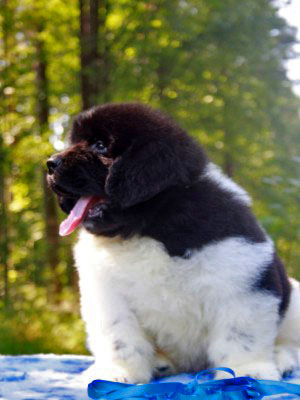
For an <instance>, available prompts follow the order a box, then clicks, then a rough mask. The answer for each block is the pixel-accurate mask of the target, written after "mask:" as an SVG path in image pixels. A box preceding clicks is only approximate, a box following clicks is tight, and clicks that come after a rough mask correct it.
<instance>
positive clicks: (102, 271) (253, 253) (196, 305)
mask: <svg viewBox="0 0 300 400" xmlns="http://www.w3.org/2000/svg"><path fill="white" fill-rule="evenodd" d="M273 251H274V250H273V244H272V242H271V241H270V240H267V241H266V242H263V243H259V244H257V243H256V244H253V243H249V242H247V241H246V240H245V239H243V238H236V237H233V238H228V239H226V240H222V241H220V242H216V243H213V244H210V245H207V246H205V247H204V248H203V249H201V250H199V251H197V252H194V254H193V255H192V257H191V258H190V259H182V258H179V257H178V258H177V257H170V256H169V255H168V254H167V252H166V251H165V250H164V248H163V245H162V244H160V243H159V242H157V241H155V240H153V239H150V238H139V237H134V238H131V239H128V240H122V239H120V238H113V239H111V238H102V237H101V238H99V237H98V238H97V237H95V236H92V235H90V234H88V233H86V232H85V231H82V232H81V234H80V239H79V241H78V243H77V245H76V246H75V259H76V264H77V267H78V270H79V275H80V286H81V292H82V296H85V297H88V300H87V301H86V302H84V300H83V304H82V311H83V317H84V319H85V320H87V319H89V318H90V317H89V311H88V310H87V309H91V307H92V308H93V310H94V312H95V309H96V310H97V312H99V313H100V314H101V317H100V319H101V318H102V317H103V319H104V320H105V319H109V316H108V315H107V314H109V313H111V315H113V316H115V315H116V312H115V308H119V309H120V313H121V314H122V313H123V314H124V313H125V314H126V310H127V309H129V310H131V312H133V313H134V315H135V316H136V317H137V320H138V322H139V324H140V326H141V327H142V329H143V331H145V332H146V333H147V334H148V335H150V336H151V337H152V338H153V340H154V341H155V345H156V346H158V347H159V348H161V349H163V350H164V351H166V352H168V353H169V354H170V355H171V357H172V359H173V360H174V361H175V362H177V363H178V364H180V366H181V368H182V369H186V368H196V369H197V368H199V367H200V366H201V363H203V360H204V359H205V358H206V353H207V351H206V349H207V348H208V347H209V345H210V340H211V338H212V336H213V333H212V332H214V331H215V330H218V329H224V330H225V331H224V334H225V335H226V334H227V333H228V332H231V331H232V330H234V329H235V327H238V328H237V329H242V326H243V324H244V321H245V320H247V317H249V319H250V320H251V318H252V317H251V315H252V314H253V313H256V315H257V317H258V318H259V317H260V316H259V314H260V313H262V314H263V315H264V318H265V315H266V314H267V315H269V317H267V318H269V319H270V321H271V322H272V324H273V322H274V319H276V318H277V309H276V305H277V300H276V299H275V298H274V297H272V298H271V296H269V295H267V294H263V293H262V292H257V293H256V294H254V293H253V291H251V287H252V285H253V283H254V281H255V279H257V276H258V274H260V273H261V272H262V271H263V269H264V268H265V267H266V266H267V265H268V263H269V262H270V261H271V260H272V257H273ZM84 292H85V294H84ZM95 292H96V293H97V295H96V296H95ZM87 293H88V295H87ZM266 299H267V301H266ZM85 303H86V306H85ZM233 309H234V313H232V310H233ZM233 314H234V315H233ZM275 314H276V315H275ZM112 322H113V321H112ZM225 326H226V327H225ZM95 329H96V328H95ZM260 329H262V328H261V327H260ZM88 330H89V328H88ZM227 331H228V332H227ZM226 332H227V333H226ZM261 334H262V332H261ZM227 336H229V333H228V335H227ZM223 344H224V343H223ZM181 368H180V369H181Z"/></svg>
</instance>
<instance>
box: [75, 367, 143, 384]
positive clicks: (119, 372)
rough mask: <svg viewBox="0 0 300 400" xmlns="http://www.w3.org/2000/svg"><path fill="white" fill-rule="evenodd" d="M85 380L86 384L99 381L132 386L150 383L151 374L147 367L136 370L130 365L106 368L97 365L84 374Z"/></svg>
mask: <svg viewBox="0 0 300 400" xmlns="http://www.w3.org/2000/svg"><path fill="white" fill-rule="evenodd" d="M83 379H84V381H85V382H86V383H89V382H92V381H94V380H98V379H101V380H105V381H113V382H121V383H131V384H137V383H148V382H149V381H150V379H151V372H150V371H149V370H148V368H147V367H146V366H145V368H141V369H134V368H132V367H131V366H130V365H128V366H125V365H124V366H123V365H119V364H114V365H110V366H104V365H99V364H97V363H95V364H93V365H92V366H91V367H90V368H88V369H87V370H86V371H84V372H83Z"/></svg>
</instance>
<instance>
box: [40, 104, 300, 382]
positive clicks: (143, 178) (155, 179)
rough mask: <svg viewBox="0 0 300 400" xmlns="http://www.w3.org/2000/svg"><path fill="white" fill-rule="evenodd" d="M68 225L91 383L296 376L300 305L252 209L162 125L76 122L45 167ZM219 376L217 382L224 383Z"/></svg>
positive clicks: (155, 116)
mask: <svg viewBox="0 0 300 400" xmlns="http://www.w3.org/2000/svg"><path fill="white" fill-rule="evenodd" d="M47 165H48V170H49V173H48V180H49V184H50V186H51V188H52V189H53V190H54V192H55V193H56V194H57V195H58V201H59V204H60V206H61V208H62V209H63V211H64V212H66V213H67V214H68V217H67V218H66V220H65V221H63V222H62V224H61V226H60V234H61V235H62V236H64V235H68V234H70V233H71V232H73V231H74V230H75V229H76V228H77V227H79V226H81V227H82V228H81V230H80V234H79V240H78V242H77V244H76V246H75V252H74V254H75V261H76V265H77V268H78V272H79V278H80V291H81V311H82V317H83V319H84V321H85V323H86V330H87V337H88V345H89V348H90V350H91V352H92V353H93V355H94V356H95V364H94V365H93V366H92V367H91V369H90V371H89V377H90V379H93V378H95V379H96V378H98V379H106V380H114V381H119V382H129V383H137V382H148V381H149V380H150V379H151V378H152V377H154V376H161V375H169V374H172V373H179V372H184V371H187V372H188V371H189V372H192V371H200V370H201V369H202V368H204V367H207V366H211V367H214V366H215V367H217V366H226V367H230V368H232V369H234V370H235V372H236V374H237V375H249V376H252V377H256V378H263V379H279V378H280V376H281V374H282V373H284V372H286V371H288V370H291V369H292V368H295V367H296V366H297V364H298V359H297V353H298V346H299V344H300V295H299V289H298V284H297V282H296V281H292V280H289V279H288V277H287V275H286V272H285V270H284V267H283V265H282V263H281V261H280V259H279V257H278V256H277V254H276V250H275V248H274V244H273V242H272V240H271V239H270V238H269V236H268V235H267V234H266V232H265V231H264V229H263V228H262V227H261V226H260V224H259V223H258V222H257V220H256V219H255V217H254V215H253V213H252V211H251V199H250V197H249V196H248V194H247V193H246V192H245V190H243V189H242V188H241V187H240V186H238V185H237V184H236V183H234V182H233V181H232V180H231V179H230V178H228V177H227V176H226V175H224V174H223V173H222V171H221V170H220V169H219V168H218V167H217V166H216V165H215V164H213V163H212V162H210V161H209V160H208V158H207V156H206V154H205V152H204V151H203V149H202V148H201V147H200V146H199V145H198V143H196V142H195V141H194V140H193V139H192V138H191V137H190V136H188V134H187V133H186V132H185V131H184V130H183V129H181V128H180V127H179V126H178V125H177V124H176V123H174V122H173V121H172V120H171V119H169V118H168V117H166V116H165V115H163V114H161V113H160V112H158V111H154V110H152V109H151V108H149V107H147V106H144V105H140V104H106V105H102V106H99V107H95V108H92V109H90V110H88V111H85V112H83V113H81V114H79V116H78V117H77V118H76V119H75V121H74V124H73V127H72V130H71V135H70V147H69V148H68V149H66V150H65V151H63V152H61V153H59V154H55V155H53V156H52V157H51V158H50V159H49V160H48V162H47ZM221 374H222V373H220V374H219V375H218V377H221Z"/></svg>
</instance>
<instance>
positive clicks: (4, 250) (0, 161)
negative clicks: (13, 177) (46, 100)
mask: <svg viewBox="0 0 300 400" xmlns="http://www.w3.org/2000/svg"><path fill="white" fill-rule="evenodd" d="M5 161H6V157H5V150H4V145H3V139H2V137H1V136H0V221H1V223H0V264H1V266H2V267H3V298H4V306H5V309H8V306H9V281H8V265H9V234H8V215H7V204H6V182H5Z"/></svg>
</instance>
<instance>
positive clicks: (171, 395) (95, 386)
mask: <svg viewBox="0 0 300 400" xmlns="http://www.w3.org/2000/svg"><path fill="white" fill-rule="evenodd" d="M216 370H222V371H226V372H227V373H229V374H230V375H232V378H228V379H222V380H209V381H203V378H204V376H205V375H206V374H207V373H211V372H212V371H216ZM201 380H202V382H201ZM174 381H175V379H174ZM278 394H280V395H281V394H293V395H297V396H300V385H295V384H291V383H288V382H276V381H267V380H255V379H252V378H249V377H239V378H235V375H234V372H233V371H232V370H231V369H229V368H214V369H210V370H207V371H202V372H201V373H199V374H196V375H195V376H194V378H193V379H192V380H191V381H190V382H189V383H188V384H184V383H180V382H173V383H172V382H156V383H150V384H146V385H130V384H124V383H117V382H109V381H104V380H95V381H93V382H91V383H90V384H89V385H88V395H89V397H90V398H91V399H95V400H97V399H102V400H104V399H105V400H122V399H124V400H125V399H126V400H127V399H128V400H147V399H149V398H150V399H151V400H169V399H174V400H201V399H207V400H223V399H226V400H249V399H257V400H260V399H262V398H263V397H265V396H270V395H278Z"/></svg>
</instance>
